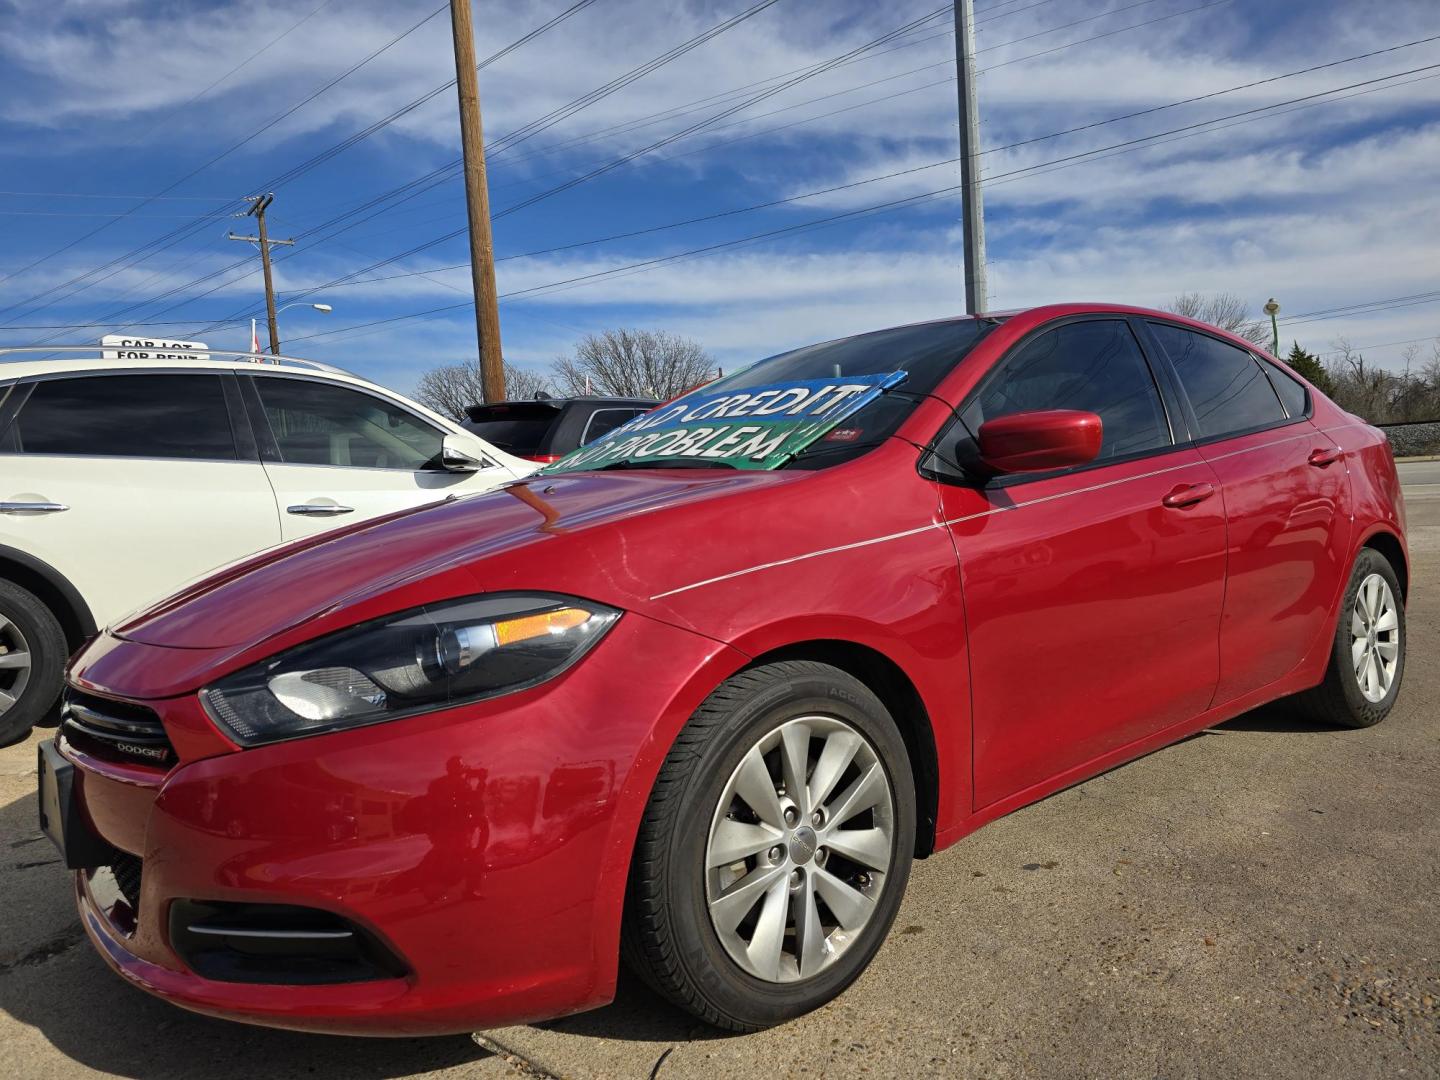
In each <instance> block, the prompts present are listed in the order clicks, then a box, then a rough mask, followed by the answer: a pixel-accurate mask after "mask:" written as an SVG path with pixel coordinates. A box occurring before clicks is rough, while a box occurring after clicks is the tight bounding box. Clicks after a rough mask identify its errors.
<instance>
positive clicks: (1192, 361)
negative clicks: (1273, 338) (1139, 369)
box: [1150, 323, 1285, 438]
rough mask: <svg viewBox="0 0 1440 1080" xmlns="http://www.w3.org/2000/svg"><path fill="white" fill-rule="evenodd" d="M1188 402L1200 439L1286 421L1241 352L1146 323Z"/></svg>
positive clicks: (1250, 359) (1253, 365) (1203, 336)
mask: <svg viewBox="0 0 1440 1080" xmlns="http://www.w3.org/2000/svg"><path fill="white" fill-rule="evenodd" d="M1150 327H1151V329H1152V330H1154V331H1155V336H1156V337H1158V338H1159V339H1160V345H1161V347H1162V348H1164V350H1165V352H1166V355H1168V356H1169V357H1170V362H1171V363H1172V364H1174V365H1175V373H1176V374H1177V375H1179V376H1180V384H1181V385H1182V386H1183V387H1184V388H1185V395H1186V396H1187V397H1188V398H1189V399H1190V407H1191V408H1192V409H1193V410H1194V411H1195V419H1196V421H1197V422H1198V423H1199V425H1200V435H1201V437H1202V438H1212V437H1214V436H1216V435H1228V434H1230V433H1232V432H1236V431H1248V430H1250V429H1252V428H1259V427H1264V426H1265V425H1266V424H1275V423H1279V422H1280V421H1282V420H1284V419H1285V413H1284V412H1283V411H1282V410H1281V408H1280V399H1279V398H1278V397H1276V396H1275V391H1274V389H1273V388H1272V387H1271V385H1270V380H1269V379H1267V378H1266V377H1265V372H1263V371H1261V370H1260V362H1259V361H1258V360H1256V359H1255V358H1254V357H1253V356H1251V355H1250V354H1249V353H1248V352H1246V351H1245V350H1244V349H1240V348H1236V347H1235V346H1234V345H1227V344H1225V342H1223V341H1220V340H1218V339H1216V338H1213V337H1210V336H1209V335H1208V334H1197V333H1196V332H1195V331H1193V330H1185V329H1182V328H1181V327H1178V326H1169V325H1167V324H1165V323H1151V324H1150Z"/></svg>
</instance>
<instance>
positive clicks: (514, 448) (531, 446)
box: [465, 401, 560, 457]
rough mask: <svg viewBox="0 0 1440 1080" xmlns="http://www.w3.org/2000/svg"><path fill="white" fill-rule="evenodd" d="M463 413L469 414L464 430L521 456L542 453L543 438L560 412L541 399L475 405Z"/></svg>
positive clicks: (543, 449)
mask: <svg viewBox="0 0 1440 1080" xmlns="http://www.w3.org/2000/svg"><path fill="white" fill-rule="evenodd" d="M466 412H467V413H469V415H470V420H469V422H468V423H466V425H465V427H466V428H467V429H469V430H470V431H473V432H474V433H475V434H476V435H479V436H480V438H482V439H484V440H485V441H486V442H488V443H490V444H491V445H492V446H498V447H499V448H500V449H501V450H504V451H506V452H508V453H511V454H519V455H520V456H522V457H529V456H532V455H535V454H543V453H545V452H546V450H547V449H548V446H547V444H546V437H547V436H548V435H549V434H550V428H551V427H552V426H553V425H554V423H555V418H556V417H557V416H559V415H560V410H559V409H558V408H557V407H556V406H554V405H547V404H545V403H544V402H541V401H513V402H512V401H507V402H499V403H497V404H495V405H476V406H472V407H471V408H469V409H467V410H466Z"/></svg>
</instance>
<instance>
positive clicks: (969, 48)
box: [955, 0, 990, 315]
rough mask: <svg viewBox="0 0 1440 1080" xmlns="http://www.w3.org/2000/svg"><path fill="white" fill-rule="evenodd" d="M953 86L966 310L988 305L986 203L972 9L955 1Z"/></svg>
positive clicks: (971, 5)
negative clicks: (956, 108) (957, 103)
mask: <svg viewBox="0 0 1440 1080" xmlns="http://www.w3.org/2000/svg"><path fill="white" fill-rule="evenodd" d="M955 85H956V88H957V90H958V91H959V95H960V212H961V216H962V217H964V219H965V229H964V233H965V235H964V244H965V310H966V311H967V312H968V313H969V314H971V315H976V314H979V313H980V312H982V311H984V310H985V309H986V308H987V306H988V305H989V303H990V297H989V289H988V288H987V285H986V281H985V201H984V199H982V198H981V195H980V105H979V103H978V102H977V101H976V99H975V8H974V3H973V0H955Z"/></svg>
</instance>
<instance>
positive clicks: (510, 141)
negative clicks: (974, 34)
mask: <svg viewBox="0 0 1440 1080" xmlns="http://www.w3.org/2000/svg"><path fill="white" fill-rule="evenodd" d="M774 2H775V0H766V2H765V3H764V4H757V5H755V7H753V8H751V9H749V10H748V11H747V12H742V13H741V14H742V15H745V16H747V17H748V16H749V15H752V14H756V13H758V12H759V11H760V10H763V8H764V7H767V6H769V4H771V3H774ZM946 10H947V8H945V7H941V8H937V9H935V10H934V11H932V12H929V13H928V14H926V15H923V16H921V17H920V18H918V19H914V20H912V21H911V22H909V23H906V24H905V25H903V26H901V27H900V28H898V29H896V30H892V31H890V32H888V33H886V34H883V35H881V36H880V37H879V38H876V39H874V40H873V41H870V42H867V43H866V44H864V45H861V46H858V47H856V48H854V49H851V50H849V51H848V52H846V53H842V54H841V55H840V56H838V57H835V58H832V59H831V60H830V61H827V63H826V64H825V65H821V66H818V67H816V68H813V69H809V70H807V72H806V73H805V74H802V75H799V76H796V77H794V78H792V79H790V80H789V81H787V82H786V83H784V84H782V85H780V86H778V87H774V88H770V89H767V90H763V91H761V92H759V93H758V94H755V95H753V96H752V97H751V98H749V99H747V100H746V101H744V102H741V103H740V104H737V105H734V106H731V107H730V108H728V109H726V110H725V111H723V112H721V113H719V114H716V115H715V116H712V117H709V118H707V119H705V120H702V121H699V122H697V123H696V124H692V125H691V126H689V127H688V128H686V129H684V130H682V131H680V132H676V133H673V134H671V135H669V136H666V137H664V138H662V139H660V140H658V141H656V142H653V143H651V144H650V145H649V146H647V147H644V148H642V149H640V150H637V151H633V152H631V153H629V154H625V155H622V157H620V158H618V159H615V160H613V161H610V162H608V163H606V164H605V165H602V166H599V167H597V168H595V169H592V170H590V171H589V172H588V173H585V174H584V175H582V176H579V177H575V178H572V179H571V180H568V181H566V182H565V183H564V184H560V185H557V186H555V187H553V188H551V189H549V190H547V191H544V192H539V193H537V194H535V195H532V196H530V197H528V198H526V199H522V200H521V201H520V202H518V203H515V204H512V205H511V206H508V207H506V208H505V209H503V210H501V211H500V212H499V213H497V214H495V215H494V217H495V218H496V219H498V218H502V217H506V216H508V215H509V214H512V213H515V212H516V211H518V210H522V209H525V208H527V207H529V206H532V205H534V204H535V203H537V202H539V201H541V200H542V199H545V198H549V197H551V196H552V195H556V194H559V193H560V192H562V191H566V190H569V189H570V188H572V187H575V186H576V185H578V184H581V183H584V182H586V181H587V180H590V179H594V178H595V177H598V176H600V175H602V174H604V173H606V172H609V171H611V170H612V169H615V168H618V167H620V166H621V165H624V164H626V163H627V162H629V161H631V160H634V159H635V158H637V157H639V156H640V155H642V154H644V153H648V152H649V151H650V150H653V149H655V148H657V147H660V146H664V145H666V144H668V143H670V142H673V141H675V140H676V139H679V138H683V137H684V136H685V135H688V134H691V133H693V132H695V131H698V130H700V129H702V128H704V127H706V126H708V125H710V124H713V123H715V122H717V121H719V120H720V119H723V118H724V117H726V116H730V115H733V114H734V113H736V112H738V111H740V110H741V109H743V108H747V107H748V106H750V105H752V104H754V103H756V102H758V101H761V100H764V98H766V97H769V96H773V95H774V94H776V93H779V92H781V91H782V90H785V89H787V88H788V87H790V86H793V85H795V84H796V83H798V82H801V81H803V80H804V79H806V78H810V77H811V76H813V75H815V74H819V73H820V72H821V71H824V70H828V68H829V67H832V66H835V65H838V64H839V63H841V62H843V61H844V60H846V59H849V58H850V57H853V56H855V55H857V54H859V53H861V52H864V51H865V50H867V49H869V48H872V47H875V46H876V45H879V44H883V43H885V42H888V41H890V40H892V39H893V38H895V37H897V36H898V35H900V34H903V33H906V32H909V31H910V30H913V29H914V28H915V27H916V26H919V25H922V24H923V23H925V22H929V21H931V20H933V19H934V18H936V17H937V16H939V15H941V14H942V13H944V12H945V11H946ZM737 18H738V17H737ZM733 23H734V20H731V25H733ZM710 36H713V34H711V35H710ZM692 40H694V39H692ZM706 40H708V37H707V38H706ZM687 44H688V43H687ZM672 52H674V50H672ZM672 58H673V57H672ZM647 66H648V65H642V68H644V67H647ZM635 70H640V69H635ZM651 70H653V68H651ZM622 78H623V77H622ZM614 81H615V80H612V82H614ZM608 85H610V84H607V86H608ZM588 96H589V95H587V97H588ZM557 111H558V110H557ZM548 115H552V116H553V115H554V114H553V113H552V114H548ZM556 122H558V121H556ZM530 129H533V122H532V124H530V125H526V126H525V127H524V128H522V129H520V131H521V132H525V131H527V130H530ZM532 133H533V132H532ZM512 134H513V133H512ZM527 137H528V136H527ZM517 141H518V140H517V139H514V138H512V137H511V136H509V135H507V136H504V137H502V138H501V139H500V140H499V142H500V143H501V149H502V150H503V149H504V148H505V147H508V146H513V145H515V143H516V142H517ZM498 152H499V151H497V153H498ZM432 175H433V174H432ZM356 224H358V223H356ZM349 227H350V228H353V227H354V225H351V226H349ZM464 231H465V230H464V229H460V230H456V231H453V232H450V233H446V234H445V235H443V236H439V237H435V238H434V239H431V240H428V241H425V242H424V243H422V244H419V245H416V246H415V247H412V248H410V249H408V250H406V251H403V252H401V253H400V254H398V255H394V256H391V257H389V258H387V259H383V260H380V261H379V262H376V263H372V264H370V265H369V266H366V267H363V268H361V269H360V270H356V271H352V272H350V273H348V274H344V275H342V276H341V277H339V278H335V279H333V280H331V281H328V282H325V283H324V284H322V285H317V286H315V287H313V288H310V289H306V290H303V291H301V292H298V293H294V294H292V299H293V298H294V297H296V296H307V295H310V294H312V293H316V292H320V291H323V290H325V289H328V288H331V287H333V286H335V285H338V284H341V283H343V282H345V281H348V280H351V279H353V278H354V277H356V276H357V275H360V274H366V273H369V272H371V271H372V270H376V269H379V268H380V267H382V266H387V265H389V264H391V263H394V262H397V261H399V260H400V259H404V258H408V257H409V256H411V255H415V254H418V253H419V252H421V251H425V250H428V249H429V248H432V247H435V246H437V245H439V244H442V243H445V242H447V241H449V240H452V239H455V238H456V237H458V236H459V235H461V234H462V233H463V232H464ZM317 243H318V242H317ZM310 246H311V247H314V246H316V245H310Z"/></svg>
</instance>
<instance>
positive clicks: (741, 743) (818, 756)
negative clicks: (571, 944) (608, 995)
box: [624, 661, 915, 1031]
mask: <svg viewBox="0 0 1440 1080" xmlns="http://www.w3.org/2000/svg"><path fill="white" fill-rule="evenodd" d="M914 836H915V810H914V783H913V780H912V777H911V773H910V765H909V759H908V757H907V756H906V751H905V744H904V741H903V740H902V738H901V736H900V733H899V731H898V730H897V729H896V727H895V722H894V721H893V720H892V719H891V717H890V714H889V713H888V712H887V711H886V709H885V707H884V706H883V705H882V704H881V703H880V701H879V700H878V699H877V698H876V697H875V695H874V694H872V693H871V692H870V691H869V690H868V689H867V688H866V687H865V686H864V685H863V684H862V683H860V682H859V681H858V680H856V679H854V678H852V677H851V676H849V675H847V674H845V673H844V672H841V671H839V670H837V669H835V668H832V667H829V666H827V665H823V664H818V663H813V662H809V661H787V662H783V663H775V664H767V665H765V666H763V667H758V668H754V669H752V670H750V671H746V672H742V673H741V674H739V675H736V676H734V677H733V678H731V679H729V680H728V681H727V682H725V683H724V684H723V685H722V686H721V687H720V688H719V689H718V690H716V691H715V693H713V694H712V695H711V696H710V698H709V699H707V701H706V702H705V704H704V705H702V706H701V708H700V709H699V711H697V712H696V714H695V716H693V717H692V718H691V720H690V722H689V723H688V724H687V725H686V727H685V729H684V731H682V733H681V735H680V737H679V738H678V739H677V740H676V743H675V746H674V747H673V748H672V749H671V752H670V755H669V757H668V758H667V759H666V762H665V764H664V766H663V767H662V768H661V771H660V776H659V778H658V780H657V782H656V785H655V791H654V793H653V794H652V796H651V800H650V805H649V807H648V808H647V810H646V813H645V817H644V820H643V822H642V825H641V830H640V835H639V838H638V841H637V844H636V852H635V859H634V864H633V867H632V870H631V881H630V889H629V896H628V898H627V910H626V924H625V933H624V947H625V955H626V958H627V960H628V962H629V963H630V965H631V966H632V967H633V968H635V969H636V970H637V972H638V973H639V974H640V975H641V977H642V978H644V979H645V980H646V981H647V982H648V983H650V984H651V985H652V986H653V987H654V988H655V989H657V990H659V991H660V992H661V993H662V994H663V995H665V996H666V997H668V998H670V999H671V1000H672V1001H674V1002H675V1003H676V1004H677V1005H679V1006H681V1007H682V1008H684V1009H687V1010H688V1011H690V1012H692V1013H694V1014H695V1015H696V1016H698V1017H700V1018H701V1019H703V1020H705V1021H707V1022H709V1023H711V1024H714V1025H716V1026H718V1027H723V1028H728V1029H730V1030H733V1031H754V1030H758V1029H760V1028H763V1027H768V1026H770V1025H772V1024H776V1023H780V1022H782V1021H784V1020H788V1019H790V1018H792V1017H795V1016H799V1015H801V1014H802V1013H806V1012H809V1011H810V1010H812V1009H815V1008H817V1007H819V1006H820V1005H823V1004H824V1003H825V1002H827V1001H829V1000H830V999H831V998H833V997H835V996H836V995H837V994H839V993H840V992H841V991H842V990H844V989H845V987H847V986H848V985H849V984H850V983H851V982H852V981H854V979H855V978H856V977H857V976H858V975H859V974H860V972H861V971H863V970H864V968H865V966H866V965H867V964H868V963H869V962H870V959H871V958H872V957H873V956H874V955H875V953H876V951H877V950H878V949H879V947H880V945H881V943H882V942H883V941H884V938H885V935H886V933H887V932H888V930H889V928H890V924H891V923H892V922H893V920H894V918H895V913H896V911H897V910H898V908H899V905H900V900H901V897H902V895H903V893H904V891H905V884H906V881H907V880H908V878H909V873H910V862H911V856H912V852H913V849H914V842H915V840H914Z"/></svg>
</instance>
